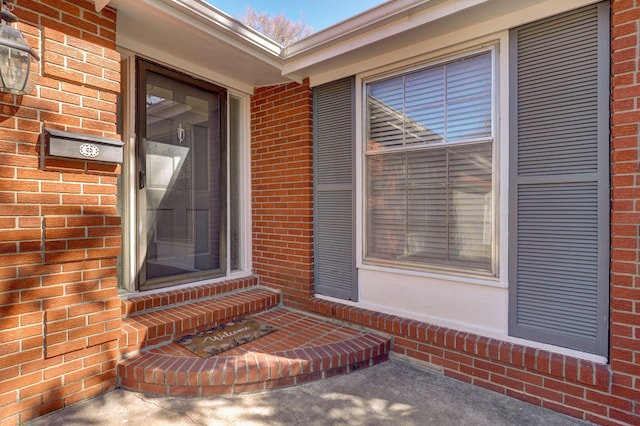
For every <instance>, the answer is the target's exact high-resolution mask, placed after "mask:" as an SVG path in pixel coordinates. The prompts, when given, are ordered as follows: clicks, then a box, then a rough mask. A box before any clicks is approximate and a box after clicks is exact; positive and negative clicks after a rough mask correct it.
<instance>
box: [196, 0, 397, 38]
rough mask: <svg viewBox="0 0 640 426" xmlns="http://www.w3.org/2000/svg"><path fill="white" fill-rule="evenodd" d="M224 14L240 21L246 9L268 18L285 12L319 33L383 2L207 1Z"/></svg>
mask: <svg viewBox="0 0 640 426" xmlns="http://www.w3.org/2000/svg"><path fill="white" fill-rule="evenodd" d="M206 1H207V2H208V3H210V4H212V5H213V6H215V7H216V8H218V9H220V10H222V11H223V12H224V13H226V14H228V15H231V16H233V17H234V18H240V17H241V16H242V15H243V14H244V11H245V10H246V9H247V7H253V8H254V9H255V10H257V11H258V12H268V13H269V15H278V14H280V13H283V14H284V15H285V16H286V17H287V18H289V19H290V20H292V21H299V20H300V19H301V18H304V21H305V22H306V23H307V25H308V26H310V27H312V28H313V30H314V31H320V30H322V29H325V28H327V27H330V26H331V25H333V24H337V23H338V22H340V21H343V20H345V19H347V18H350V17H352V16H353V15H357V14H358V13H360V12H364V11H365V10H367V9H370V8H372V7H374V6H376V5H378V4H381V3H384V1H383V0H206Z"/></svg>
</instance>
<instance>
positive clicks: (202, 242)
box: [137, 60, 226, 290]
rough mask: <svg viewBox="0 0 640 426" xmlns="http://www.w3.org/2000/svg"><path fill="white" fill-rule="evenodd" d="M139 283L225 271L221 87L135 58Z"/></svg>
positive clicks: (148, 286)
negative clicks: (136, 77) (136, 74)
mask: <svg viewBox="0 0 640 426" xmlns="http://www.w3.org/2000/svg"><path fill="white" fill-rule="evenodd" d="M137 72H138V95H137V134H138V226H139V229H138V247H139V256H138V257H139V273H138V287H139V289H140V290H148V289H152V288H158V287H166V286H170V285H175V284H180V283H184V282H187V281H194V280H198V279H203V278H209V277H215V276H219V275H222V274H224V272H225V268H226V265H225V254H224V251H225V250H224V247H225V242H224V240H225V224H226V219H225V218H226V202H225V200H226V190H225V188H226V182H225V170H226V153H225V135H224V130H223V129H224V123H225V122H226V111H225V108H226V92H225V90H224V89H222V88H220V87H217V86H214V85H212V84H208V83H205V82H202V81H198V80H195V79H193V78H190V77H188V76H185V75H183V74H180V73H177V72H173V71H170V70H167V69H165V68H163V67H160V66H158V65H155V64H151V63H149V62H146V61H143V60H138V67H137Z"/></svg>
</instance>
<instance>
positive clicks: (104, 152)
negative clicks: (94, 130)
mask: <svg viewBox="0 0 640 426" xmlns="http://www.w3.org/2000/svg"><path fill="white" fill-rule="evenodd" d="M43 130H44V131H43V133H44V137H43V141H45V140H46V142H47V154H48V155H50V156H52V157H62V158H79V159H82V160H88V161H102V162H105V163H122V158H123V146H124V142H122V141H120V140H118V139H113V138H106V137H104V136H95V135H88V134H84V133H72V132H65V131H63V130H58V129H46V128H45V129H43Z"/></svg>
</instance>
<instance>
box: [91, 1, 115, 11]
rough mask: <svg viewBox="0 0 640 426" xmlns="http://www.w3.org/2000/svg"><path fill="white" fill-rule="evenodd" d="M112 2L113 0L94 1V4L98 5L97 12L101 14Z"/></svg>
mask: <svg viewBox="0 0 640 426" xmlns="http://www.w3.org/2000/svg"><path fill="white" fill-rule="evenodd" d="M110 1H111V0H94V3H95V4H96V12H101V11H102V9H104V8H105V7H106V6H107V5H108V4H109V2H110Z"/></svg>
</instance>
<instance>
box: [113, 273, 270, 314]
mask: <svg viewBox="0 0 640 426" xmlns="http://www.w3.org/2000/svg"><path fill="white" fill-rule="evenodd" d="M257 285H258V277H257V276H255V275H252V276H249V277H246V278H238V279H234V280H228V281H223V282H219V283H212V284H203V285H198V286H191V287H186V288H182V289H173V290H167V291H162V292H158V293H152V294H145V295H141V296H134V297H130V298H128V299H123V300H122V316H123V317H130V316H134V315H139V314H141V313H144V312H149V311H153V310H158V309H162V308H165V307H168V306H176V305H180V304H184V303H189V302H191V301H194V300H198V299H207V298H210V297H215V296H219V295H222V294H225V293H230V292H233V291H238V290H243V289H247V288H252V287H256V286H257Z"/></svg>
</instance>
